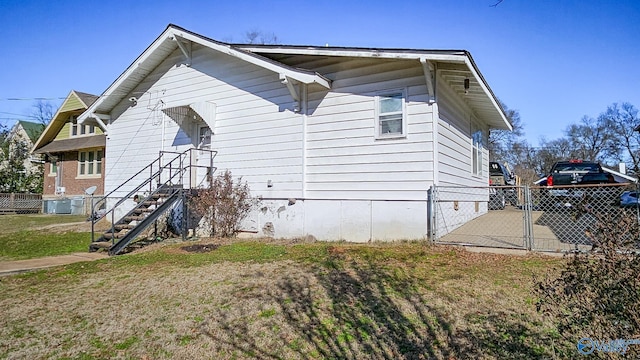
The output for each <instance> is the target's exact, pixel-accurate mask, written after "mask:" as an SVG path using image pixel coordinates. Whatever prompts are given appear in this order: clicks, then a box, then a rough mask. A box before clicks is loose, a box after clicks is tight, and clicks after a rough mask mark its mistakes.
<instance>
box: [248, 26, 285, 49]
mask: <svg viewBox="0 0 640 360" xmlns="http://www.w3.org/2000/svg"><path fill="white" fill-rule="evenodd" d="M244 37H245V39H244V40H245V42H246V43H247V44H258V45H275V44H279V41H278V37H277V36H276V34H274V33H265V32H262V31H261V30H258V29H253V30H250V31H247V32H246V33H245V34H244Z"/></svg>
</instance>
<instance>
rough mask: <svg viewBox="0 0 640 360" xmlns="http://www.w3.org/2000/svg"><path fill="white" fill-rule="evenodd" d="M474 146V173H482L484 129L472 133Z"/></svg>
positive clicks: (472, 158) (472, 161)
mask: <svg viewBox="0 0 640 360" xmlns="http://www.w3.org/2000/svg"><path fill="white" fill-rule="evenodd" d="M471 138H472V140H473V146H472V149H471V163H472V164H471V166H472V172H473V174H474V175H482V130H478V131H476V132H474V133H473V134H472V135H471Z"/></svg>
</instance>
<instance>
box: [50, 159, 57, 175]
mask: <svg viewBox="0 0 640 360" xmlns="http://www.w3.org/2000/svg"><path fill="white" fill-rule="evenodd" d="M49 161H50V162H49V176H54V175H57V174H58V159H55V160H54V159H50V160H49Z"/></svg>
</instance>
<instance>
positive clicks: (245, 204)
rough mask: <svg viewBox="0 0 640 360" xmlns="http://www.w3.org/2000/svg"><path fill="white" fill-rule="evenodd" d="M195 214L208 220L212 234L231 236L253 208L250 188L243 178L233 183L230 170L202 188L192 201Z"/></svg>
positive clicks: (191, 205)
mask: <svg viewBox="0 0 640 360" xmlns="http://www.w3.org/2000/svg"><path fill="white" fill-rule="evenodd" d="M189 204H190V207H191V209H192V211H193V212H194V213H195V214H196V215H197V216H199V217H202V218H203V219H204V223H205V226H207V227H208V229H209V232H210V234H211V235H215V236H221V237H231V236H234V235H236V234H237V233H238V231H239V230H240V224H241V222H242V220H244V219H245V218H246V217H247V215H248V214H249V211H251V209H252V207H253V201H252V198H251V192H250V189H249V185H248V184H247V183H246V182H242V178H238V179H237V180H236V181H234V180H233V177H232V175H231V172H230V171H229V170H227V171H225V172H224V173H222V174H220V175H218V176H217V177H215V178H214V179H213V181H211V183H210V186H209V187H208V188H204V189H199V190H198V192H197V194H196V195H195V196H193V197H192V198H191V199H190V201H189Z"/></svg>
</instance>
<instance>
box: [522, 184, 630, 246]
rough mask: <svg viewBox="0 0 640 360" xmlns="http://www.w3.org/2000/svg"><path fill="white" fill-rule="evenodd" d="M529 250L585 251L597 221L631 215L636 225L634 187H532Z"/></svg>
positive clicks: (600, 185) (623, 185)
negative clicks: (530, 240)
mask: <svg viewBox="0 0 640 360" xmlns="http://www.w3.org/2000/svg"><path fill="white" fill-rule="evenodd" d="M530 193H531V221H532V231H533V243H532V250H538V251H552V252H565V251H588V250H590V249H591V247H592V243H593V241H592V236H593V233H594V232H595V229H596V226H597V223H598V221H608V219H611V218H613V217H615V216H617V215H621V214H634V215H635V219H636V222H637V219H638V217H637V211H638V188H637V185H636V184H598V185H573V186H553V187H546V186H545V187H538V186H535V187H534V186H532V187H531V188H530Z"/></svg>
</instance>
